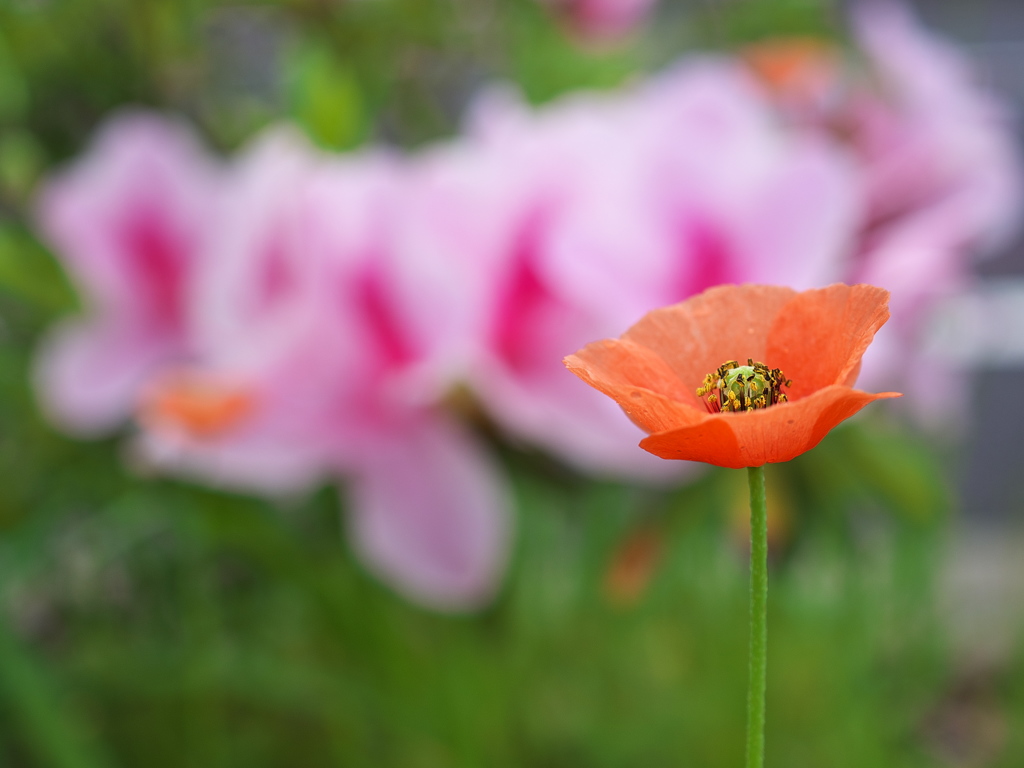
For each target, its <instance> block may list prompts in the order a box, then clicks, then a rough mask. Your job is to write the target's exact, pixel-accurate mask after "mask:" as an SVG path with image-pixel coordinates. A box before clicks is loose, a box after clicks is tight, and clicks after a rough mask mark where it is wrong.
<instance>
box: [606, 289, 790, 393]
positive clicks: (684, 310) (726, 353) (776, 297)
mask: <svg viewBox="0 0 1024 768" xmlns="http://www.w3.org/2000/svg"><path fill="white" fill-rule="evenodd" d="M796 295H797V293H796V291H794V290H793V289H791V288H784V287H781V286H775V285H740V286H735V285H724V286H719V287H717V288H711V289H710V290H707V291H705V292H704V293H702V294H700V295H699V296H694V297H693V298H691V299H688V300H686V301H684V302H682V303H681V304H675V305H673V306H671V307H665V308H663V309H656V310H654V311H653V312H649V313H648V314H646V315H644V317H643V318H642V319H641V320H640V322H638V323H637V324H636V325H634V326H633V327H632V328H630V329H629V330H628V331H626V333H625V334H623V336H622V338H623V340H628V341H631V342H633V343H635V344H639V345H640V346H642V347H646V348H648V349H650V350H652V351H653V352H654V353H655V354H656V355H657V356H658V357H660V358H661V359H662V360H664V361H665V363H666V364H667V366H668V367H669V368H670V369H671V370H672V371H673V372H674V373H675V374H676V376H677V377H678V379H679V380H680V381H681V382H682V384H683V387H684V397H683V398H681V399H682V402H684V403H689V404H690V405H692V406H693V407H694V408H700V409H701V410H703V408H704V406H703V404H702V403H701V402H700V400H699V399H698V398H697V395H696V390H697V387H699V386H700V385H701V384H702V383H703V381H704V377H705V376H706V375H707V374H709V373H712V372H713V371H715V370H717V369H718V367H719V366H720V365H721V364H722V363H724V362H726V361H727V360H737V361H739V362H740V363H745V362H746V360H747V358H748V357H749V358H753V359H754V360H759V361H761V362H764V363H766V364H768V365H769V366H772V367H776V365H775V364H774V363H771V362H770V361H769V360H766V359H765V356H766V351H767V348H768V333H769V330H770V329H771V326H772V322H773V321H774V320H775V317H776V315H778V313H779V311H780V310H781V309H782V307H783V306H785V305H786V303H787V302H789V301H790V300H791V299H792V298H793V297H794V296H796ZM783 370H785V369H783ZM787 373H789V372H788V371H787ZM789 375H791V376H792V374H789ZM650 388H651V389H656V387H650Z"/></svg>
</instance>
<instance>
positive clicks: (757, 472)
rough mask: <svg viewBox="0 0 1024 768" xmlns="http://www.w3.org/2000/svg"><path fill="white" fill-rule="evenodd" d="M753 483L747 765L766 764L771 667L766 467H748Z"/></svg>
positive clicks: (751, 494)
mask: <svg viewBox="0 0 1024 768" xmlns="http://www.w3.org/2000/svg"><path fill="white" fill-rule="evenodd" d="M747 481H748V482H749V484H750V683H749V688H748V691H747V768H762V766H763V765H764V699H765V688H766V685H767V671H768V503H767V500H766V498H765V489H764V467H748V468H747Z"/></svg>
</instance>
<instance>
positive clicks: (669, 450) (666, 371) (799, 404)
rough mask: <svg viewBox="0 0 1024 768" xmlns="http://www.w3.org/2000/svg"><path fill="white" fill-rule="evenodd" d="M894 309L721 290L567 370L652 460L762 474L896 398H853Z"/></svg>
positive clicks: (835, 294)
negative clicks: (628, 423) (618, 417)
mask: <svg viewBox="0 0 1024 768" xmlns="http://www.w3.org/2000/svg"><path fill="white" fill-rule="evenodd" d="M888 301H889V293H888V291H885V290H883V289H881V288H875V287H873V286H870V285H854V286H849V285H841V284H836V285H830V286H829V287H827V288H820V289H816V290H811V291H804V292H803V293H798V292H796V291H794V290H792V289H790V288H782V287H778V286H767V285H740V286H720V287H717V288H712V289H710V290H708V291H705V292H704V293H702V294H700V295H699V296H695V297H693V298H691V299H689V300H687V301H684V302H682V303H681V304H676V305H674V306H671V307H665V308H663V309H657V310H654V311H653V312H650V313H648V314H647V315H645V316H644V317H643V319H641V320H640V322H638V323H637V324H636V325H634V326H633V327H632V328H630V329H629V330H628V331H626V333H625V334H623V336H622V337H621V338H619V339H606V340H604V341H598V342H594V343H592V344H588V345H587V346H586V347H584V348H583V349H581V350H580V351H579V352H577V353H576V354H575V355H570V356H569V357H567V358H565V364H566V366H567V367H568V368H569V370H571V371H572V372H573V373H575V374H576V375H577V376H579V377H580V378H581V379H583V380H584V381H585V382H587V383H588V384H590V386H592V387H594V388H595V389H598V390H600V391H601V392H604V393H605V394H606V395H608V396H609V397H611V398H613V399H614V400H615V401H616V402H617V403H618V404H619V405H620V406H621V407H622V410H624V411H625V412H626V415H627V416H629V418H630V419H632V420H633V422H634V423H635V424H637V425H638V426H639V427H640V428H641V429H643V430H644V431H645V432H647V433H648V434H649V436H648V437H646V438H645V439H644V440H642V441H641V442H640V447H641V448H643V449H645V450H647V451H649V452H651V453H653V454H654V455H656V456H660V457H661V458H663V459H688V460H691V461H703V462H707V463H709V464H716V465H718V466H720V467H734V468H739V467H759V466H762V465H764V464H768V463H774V462H781V461H789V460H790V459H792V458H794V457H796V456H799V455H800V454H801V453H804V452H805V451H809V450H810V449H811V448H813V447H814V446H816V445H817V444H818V443H819V442H821V439H822V438H823V437H824V436H825V435H826V434H828V432H829V430H831V429H832V428H833V427H834V426H836V425H837V424H838V423H839V422H841V421H843V420H844V419H847V418H849V417H850V416H852V415H853V414H855V413H856V412H857V411H859V410H860V409H861V408H863V407H864V406H865V405H867V404H868V403H870V402H871V401H872V400H878V399H881V398H888V397H899V396H900V395H899V393H897V392H883V393H881V394H870V393H868V392H861V391H859V390H856V389H853V388H852V384H853V382H854V381H855V380H856V378H857V373H858V372H859V370H860V360H861V357H862V356H863V354H864V351H865V350H866V349H867V347H868V345H869V344H870V343H871V339H872V338H873V337H874V335H875V332H876V331H877V330H878V329H879V328H880V327H881V326H882V325H883V324H884V323H885V321H886V320H888V319H889V308H888ZM737 360H746V361H748V362H749V363H750V365H749V366H740V365H737V364H736V363H735V362H734V361H737ZM755 361H756V362H755ZM762 363H763V365H762ZM723 364H725V365H723ZM783 372H785V373H783ZM787 377H788V378H787Z"/></svg>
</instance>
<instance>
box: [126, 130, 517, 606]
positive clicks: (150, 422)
mask: <svg viewBox="0 0 1024 768" xmlns="http://www.w3.org/2000/svg"><path fill="white" fill-rule="evenodd" d="M400 177H401V170H400V168H399V167H398V165H397V164H396V163H395V162H394V161H393V160H392V159H390V158H388V157H385V156H382V155H373V154H366V155H363V156H358V157H352V158H345V159H334V158H329V157H326V156H322V155H319V154H316V153H314V152H313V151H312V150H311V149H310V148H309V147H308V146H307V145H306V144H305V142H304V141H302V140H301V139H299V138H298V137H297V136H296V135H295V134H293V133H290V132H287V131H278V132H275V133H272V134H270V135H268V136H266V137H264V138H263V139H261V140H260V141H259V142H257V144H256V146H255V147H254V148H253V149H251V150H250V151H249V152H248V153H247V154H246V155H245V156H244V157H243V158H241V160H240V161H239V163H238V165H237V167H236V168H235V169H234V173H233V175H232V177H231V178H230V180H229V183H228V186H227V190H226V191H227V194H226V197H227V200H228V202H227V203H226V204H225V206H224V209H223V210H222V218H221V220H220V222H219V223H218V226H217V228H216V230H215V231H214V232H212V233H211V236H210V238H209V240H208V242H207V246H206V250H205V251H204V254H203V259H202V264H201V267H200V269H199V270H197V274H196V283H195V286H194V290H195V307H194V322H193V333H194V337H195V338H194V346H195V349H196V350H197V354H196V357H195V358H194V360H193V361H192V362H191V363H190V365H189V366H188V367H186V368H182V369H175V368H169V369H168V370H167V371H166V373H165V374H164V375H163V376H161V377H158V378H157V379H155V380H154V381H153V384H152V386H151V388H150V390H149V391H148V393H147V396H146V398H145V403H144V406H143V409H142V413H141V421H142V423H143V424H144V426H145V427H146V429H145V432H144V434H143V436H142V439H141V445H140V448H141V450H142V452H143V455H145V456H146V457H147V458H148V459H149V460H151V461H156V462H158V463H160V464H162V465H164V466H166V467H169V468H173V469H176V470H178V471H183V472H185V473H187V474H191V475H195V476H199V477H201V478H202V479H204V480H206V481H208V482H213V483H215V484H220V485H226V486H230V487H240V488H245V489H256V490H260V491H264V492H282V491H293V490H298V489H303V488H306V487H308V486H310V485H311V484H314V483H316V482H318V481H322V480H324V479H326V478H328V477H330V476H332V475H334V474H341V475H342V476H343V477H344V478H345V479H346V480H347V483H346V494H345V496H346V499H347V500H348V505H349V509H348V514H347V522H348V525H349V529H350V531H351V535H352V542H353V545H354V547H355V548H356V549H357V550H358V551H359V552H360V553H361V554H362V555H363V557H364V558H365V559H366V561H367V563H368V564H369V565H370V567H371V568H372V570H374V571H375V572H376V573H377V574H378V575H380V576H381V578H383V579H384V580H386V581H388V582H389V583H391V584H392V585H394V586H395V587H397V588H398V589H400V590H401V591H403V592H404V593H406V594H408V595H410V596H412V597H414V598H416V599H418V600H419V601H421V602H423V603H426V604H428V605H432V606H434V607H438V608H444V609H461V608H468V607H472V606H475V605H479V604H480V603H481V602H482V601H484V600H486V599H487V598H489V597H490V596H491V595H492V594H493V592H494V590H495V589H496V587H497V584H498V580H499V577H500V575H501V573H502V570H503V566H504V561H505V556H506V550H507V547H508V543H509V522H508V509H507V505H508V501H507V498H506V493H505V490H504V485H503V482H502V479H501V477H500V474H499V473H498V471H497V470H496V469H495V467H493V466H492V464H491V462H490V461H489V460H488V459H487V458H486V457H485V455H484V452H483V451H482V449H481V446H479V445H477V443H476V441H475V440H474V439H473V438H472V437H471V436H470V435H469V434H468V433H467V432H466V431H465V430H463V429H461V428H459V427H458V426H457V425H456V424H455V423H453V422H452V420H451V419H450V418H449V417H448V416H446V415H445V414H443V413H442V412H441V411H440V410H439V408H438V405H437V402H436V400H437V393H436V392H434V391H431V390H429V387H428V386H427V385H426V384H424V382H426V381H428V380H429V377H427V376H425V375H424V374H423V373H421V369H422V368H424V367H425V366H427V360H426V358H425V355H426V351H427V350H425V349H424V348H423V347H422V345H421V343H420V341H421V340H420V338H419V337H417V335H416V333H414V332H412V330H410V329H411V328H412V326H411V325H410V324H409V319H410V318H409V315H410V312H409V310H407V309H406V308H405V307H404V306H403V303H402V301H401V300H400V294H399V292H398V290H397V289H396V287H395V284H396V278H395V270H396V265H395V263H394V260H393V258H392V256H391V247H390V243H389V232H390V230H391V228H392V227H391V220H392V218H393V217H394V215H395V210H394V202H393V201H394V199H395V195H396V193H397V190H398V188H399V185H400V181H401V178H400Z"/></svg>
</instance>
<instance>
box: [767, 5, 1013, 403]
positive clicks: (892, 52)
mask: <svg viewBox="0 0 1024 768" xmlns="http://www.w3.org/2000/svg"><path fill="white" fill-rule="evenodd" d="M854 33H855V42H856V43H857V45H858V47H859V48H860V53H861V55H862V56H863V59H862V60H858V61H856V62H853V61H847V60H844V59H843V57H842V56H841V55H840V53H839V52H838V51H837V50H834V49H830V48H829V47H828V46H827V45H825V44H824V43H815V42H814V41H806V40H797V41H794V40H789V41H786V40H783V41H773V42H769V43H766V44H762V45H759V46H756V47H755V48H754V49H753V50H752V51H751V52H750V54H749V55H748V57H747V58H748V61H750V62H751V63H752V65H753V69H754V71H755V72H757V73H759V75H760V76H761V81H762V83H764V84H765V85H767V86H768V92H769V93H770V94H771V95H772V96H773V97H774V98H775V99H776V102H777V104H778V105H779V106H780V107H781V108H782V112H783V114H784V115H786V116H787V117H788V118H789V119H790V121H791V122H792V124H793V125H794V126H796V127H799V128H800V129H802V130H813V131H818V132H820V133H822V134H823V135H824V136H826V138H829V139H830V140H832V141H835V142H836V143H837V144H838V145H840V146H842V147H845V148H846V149H847V151H849V152H850V153H851V156H852V157H853V159H854V161H855V162H856V163H857V165H858V166H859V167H860V168H861V169H862V170H863V178H864V182H863V183H864V189H863V193H862V194H863V198H864V201H865V202H864V209H863V217H862V222H861V225H860V232H859V234H858V236H857V240H856V247H855V249H854V250H853V252H852V259H851V260H850V263H849V266H848V268H847V269H846V270H845V273H844V279H845V280H846V281H847V282H867V283H871V284H874V285H880V286H883V287H885V288H888V289H889V290H890V291H891V292H892V301H891V303H890V307H891V310H892V313H893V316H892V321H891V322H890V323H889V324H888V326H887V327H886V328H885V329H883V331H882V333H880V334H879V339H878V340H877V343H876V344H874V345H872V348H871V349H870V350H869V351H868V353H867V354H866V355H865V357H864V369H863V373H862V380H863V381H864V382H866V386H869V387H870V388H882V389H885V388H893V387H895V388H900V389H902V390H903V391H905V392H908V393H909V394H911V395H913V397H911V398H909V399H908V405H910V406H911V407H916V408H918V410H919V411H920V412H921V415H924V416H933V415H937V414H938V413H940V412H942V411H945V410H948V409H951V408H952V406H953V403H955V402H956V401H957V400H958V399H959V397H958V392H957V389H956V387H954V386H948V387H943V388H942V391H941V392H936V391H935V388H934V387H932V386H931V385H930V384H928V383H927V382H924V381H921V380H920V377H911V379H910V380H908V379H907V378H906V377H905V375H904V371H907V370H919V369H920V365H921V364H922V363H923V362H924V361H922V360H920V359H918V357H919V355H920V354H922V349H923V347H924V344H923V338H924V336H925V335H926V332H927V328H928V325H929V323H930V321H931V320H932V318H933V313H934V312H935V311H936V309H937V307H939V306H940V304H941V301H942V300H943V299H945V298H948V297H949V296H951V295H954V294H956V293H959V292H961V291H963V290H964V289H965V288H966V287H967V286H968V285H969V283H970V281H971V280H972V261H973V259H974V257H977V256H978V255H983V254H984V253H986V252H987V251H990V250H991V249H992V248H993V247H994V246H997V245H999V244H1000V243H1001V242H1004V241H1005V240H1006V239H1007V236H1008V235H1009V234H1010V233H1012V231H1013V230H1014V229H1015V227H1016V226H1017V221H1018V214H1019V210H1020V202H1021V181H1020V160H1019V157H1018V154H1017V151H1016V148H1015V143H1014V138H1013V135H1012V131H1011V121H1010V118H1009V115H1008V113H1007V110H1006V109H1005V107H1004V106H1003V105H1002V104H1001V103H1000V102H999V101H998V100H997V99H996V98H995V97H994V96H993V95H991V94H990V93H989V92H987V91H986V90H985V89H984V88H983V87H982V86H981V85H980V84H979V83H978V81H977V77H976V73H975V71H974V69H973V67H972V66H971V64H970V62H969V61H968V60H967V59H966V57H965V56H964V55H963V54H962V53H960V52H959V51H958V50H956V49H955V48H954V47H953V46H952V45H951V44H949V43H947V42H946V41H944V40H941V39H939V38H938V37H935V36H934V35H932V34H930V33H929V32H927V31H925V30H923V29H922V28H921V27H920V26H919V25H918V24H917V22H916V21H915V20H914V18H913V17H912V16H911V15H910V13H909V12H908V11H907V9H906V8H904V7H903V6H901V5H898V4H895V3H889V2H881V1H879V2H868V3H864V4H861V5H859V6H857V7H856V13H855V15H854ZM944 380H949V381H950V382H952V381H953V378H952V377H951V376H950V377H944ZM918 382H919V383H918ZM954 410H955V409H954Z"/></svg>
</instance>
